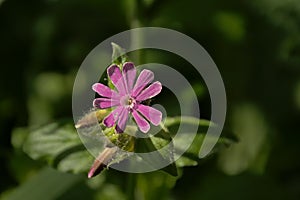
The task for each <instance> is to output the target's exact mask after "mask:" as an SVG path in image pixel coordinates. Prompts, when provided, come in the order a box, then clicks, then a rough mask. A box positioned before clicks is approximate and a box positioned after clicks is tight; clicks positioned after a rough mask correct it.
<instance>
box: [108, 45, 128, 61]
mask: <svg viewBox="0 0 300 200" xmlns="http://www.w3.org/2000/svg"><path fill="white" fill-rule="evenodd" d="M111 46H112V49H113V53H112V58H111V60H112V63H114V64H117V65H121V64H123V63H125V62H126V61H128V58H127V56H126V54H125V49H123V48H122V47H120V46H119V45H117V44H116V43H113V42H112V43H111Z"/></svg>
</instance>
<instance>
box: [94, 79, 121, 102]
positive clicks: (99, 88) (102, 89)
mask: <svg viewBox="0 0 300 200" xmlns="http://www.w3.org/2000/svg"><path fill="white" fill-rule="evenodd" d="M92 88H93V90H94V91H95V92H97V93H98V94H99V95H101V96H103V97H108V98H113V99H118V98H120V95H119V94H118V93H116V91H114V90H112V89H110V88H109V87H107V86H106V85H103V84H101V83H95V84H94V85H93V86H92Z"/></svg>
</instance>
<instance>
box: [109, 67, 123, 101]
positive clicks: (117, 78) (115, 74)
mask: <svg viewBox="0 0 300 200" xmlns="http://www.w3.org/2000/svg"><path fill="white" fill-rule="evenodd" d="M107 75H108V77H109V78H110V80H111V81H112V83H113V84H114V86H115V87H116V88H117V90H118V91H119V93H120V94H121V95H122V94H126V93H127V91H126V87H125V83H124V79H123V76H122V73H121V70H120V68H119V67H118V66H117V65H111V66H109V67H108V68H107Z"/></svg>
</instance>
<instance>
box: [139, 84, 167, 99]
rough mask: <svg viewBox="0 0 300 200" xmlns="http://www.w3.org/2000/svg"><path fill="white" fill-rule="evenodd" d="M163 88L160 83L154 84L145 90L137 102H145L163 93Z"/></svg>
mask: <svg viewBox="0 0 300 200" xmlns="http://www.w3.org/2000/svg"><path fill="white" fill-rule="evenodd" d="M161 89H162V86H161V83H160V82H159V81H156V82H154V83H152V84H151V85H150V86H149V87H147V88H146V89H144V90H143V91H142V92H141V93H140V94H139V95H138V96H137V97H136V100H137V101H144V100H146V99H150V98H152V97H154V96H156V95H158V94H159V93H160V92H161Z"/></svg>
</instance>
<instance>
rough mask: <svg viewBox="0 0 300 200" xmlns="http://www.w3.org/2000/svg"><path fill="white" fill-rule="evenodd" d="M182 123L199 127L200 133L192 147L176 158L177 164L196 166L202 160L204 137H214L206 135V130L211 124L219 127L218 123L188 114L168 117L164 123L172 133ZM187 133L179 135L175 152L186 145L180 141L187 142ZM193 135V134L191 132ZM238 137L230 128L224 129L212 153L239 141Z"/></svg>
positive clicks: (180, 165)
mask: <svg viewBox="0 0 300 200" xmlns="http://www.w3.org/2000/svg"><path fill="white" fill-rule="evenodd" d="M180 123H183V124H185V125H188V126H191V127H192V126H197V127H198V133H197V134H196V136H195V138H194V140H193V142H192V144H191V145H190V147H189V148H188V149H187V150H186V151H185V152H184V153H183V155H181V157H180V158H179V159H177V160H176V165H177V166H178V167H184V166H195V165H197V164H198V162H199V161H200V159H199V157H198V155H199V152H200V149H201V145H202V143H203V140H204V138H205V137H206V138H208V139H210V138H211V139H213V138H212V137H214V136H211V135H206V134H205V133H206V130H207V128H208V127H209V126H212V127H217V124H215V123H213V122H210V121H209V120H205V119H198V118H195V117H188V116H179V117H168V118H167V119H166V121H165V123H164V124H163V126H164V127H166V129H168V130H170V132H171V135H172V132H173V133H175V132H176V130H177V127H178V125H179V124H180ZM187 135H189V133H183V134H180V135H178V136H177V138H176V143H177V146H176V147H175V152H177V151H178V152H180V150H181V149H180V147H181V146H184V145H180V143H182V144H185V143H186V142H185V140H186V137H187ZM191 135H192V134H191ZM237 141H238V139H237V137H236V136H235V135H234V134H233V133H232V132H231V131H228V130H226V129H225V130H223V132H222V134H221V136H220V137H219V139H218V142H217V144H216V145H215V146H214V148H213V150H212V152H211V154H212V153H216V152H218V151H219V150H221V149H222V148H224V147H228V146H230V145H231V144H232V143H235V142H237ZM181 151H182V150H181Z"/></svg>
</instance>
